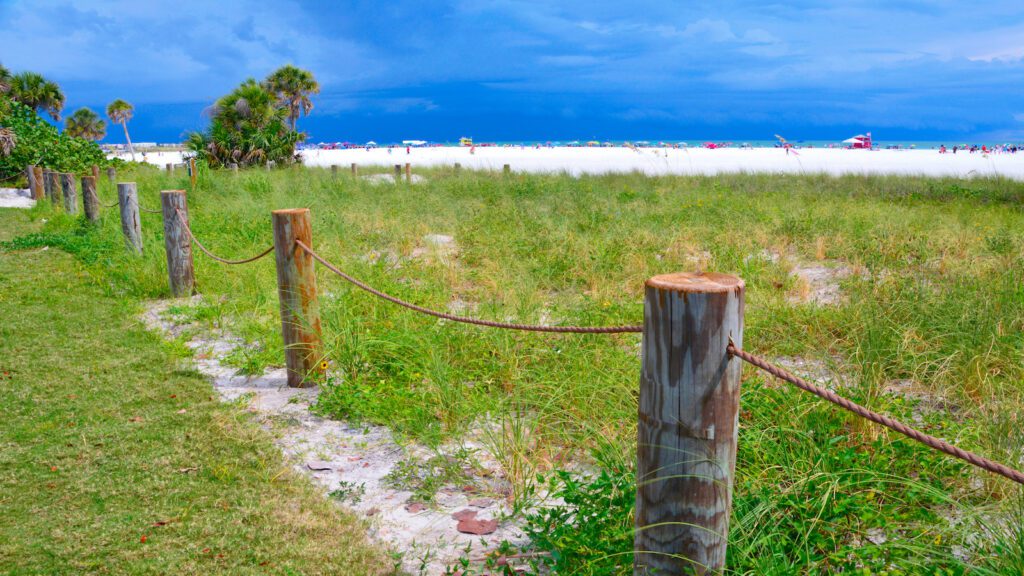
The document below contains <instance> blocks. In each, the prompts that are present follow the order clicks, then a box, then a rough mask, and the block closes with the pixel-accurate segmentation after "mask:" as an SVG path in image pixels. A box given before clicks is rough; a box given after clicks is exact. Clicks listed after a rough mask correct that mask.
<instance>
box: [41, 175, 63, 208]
mask: <svg viewBox="0 0 1024 576" xmlns="http://www.w3.org/2000/svg"><path fill="white" fill-rule="evenodd" d="M58 186H59V184H58V183H57V173H56V172H54V171H53V170H47V171H45V172H43V188H44V189H45V190H46V197H47V198H49V199H50V203H52V204H53V205H54V206H56V205H58V204H59V203H60V198H59V196H58V195H57V187H58Z"/></svg>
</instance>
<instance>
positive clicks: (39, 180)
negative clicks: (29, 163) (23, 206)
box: [32, 166, 46, 202]
mask: <svg viewBox="0 0 1024 576" xmlns="http://www.w3.org/2000/svg"><path fill="white" fill-rule="evenodd" d="M32 171H33V172H34V173H35V179H34V180H35V184H36V187H35V188H34V189H33V190H32V197H33V198H35V200H36V202H41V201H42V200H43V198H44V197H45V196H46V192H44V191H43V167H42V166H36V167H35V168H33V170H32Z"/></svg>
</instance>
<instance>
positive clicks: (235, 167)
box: [228, 162, 238, 175]
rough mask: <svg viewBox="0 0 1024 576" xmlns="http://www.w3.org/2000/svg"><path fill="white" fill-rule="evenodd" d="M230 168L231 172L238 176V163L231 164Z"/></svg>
mask: <svg viewBox="0 0 1024 576" xmlns="http://www.w3.org/2000/svg"><path fill="white" fill-rule="evenodd" d="M228 168H231V171H232V172H234V173H235V174H236V175H237V174H238V163H236V162H232V163H231V164H228Z"/></svg>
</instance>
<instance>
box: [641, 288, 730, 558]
mask: <svg viewBox="0 0 1024 576" xmlns="http://www.w3.org/2000/svg"><path fill="white" fill-rule="evenodd" d="M743 302H744V285H743V281H742V280H740V279H739V278H737V277H735V276H729V275H727V274H716V273H692V274H691V273H684V274H665V275H662V276H655V277H654V278H651V279H650V280H648V281H647V285H646V289H645V295H644V329H643V343H642V354H643V361H642V363H643V368H642V371H641V374H640V402H639V404H640V410H639V421H638V426H637V428H638V429H637V493H636V514H635V525H636V536H635V542H634V544H635V552H636V555H635V560H634V569H633V571H634V574H635V575H636V576H640V575H644V576H646V575H649V574H694V573H695V574H701V575H702V574H718V573H719V572H721V571H722V569H723V567H724V566H725V551H726V543H727V541H728V534H729V512H730V508H731V504H732V484H733V473H734V471H735V467H736V433H737V427H738V408H739V397H740V364H741V362H740V360H738V359H730V357H729V354H728V352H727V348H728V346H729V338H730V337H731V338H732V339H733V341H734V342H735V343H736V346H739V347H742V345H743Z"/></svg>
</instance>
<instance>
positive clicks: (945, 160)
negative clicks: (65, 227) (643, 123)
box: [122, 146, 1024, 180]
mask: <svg viewBox="0 0 1024 576" xmlns="http://www.w3.org/2000/svg"><path fill="white" fill-rule="evenodd" d="M122 157H123V155H122ZM181 158H182V153H181V152H159V153H152V154H147V155H146V161H147V162H149V163H152V164H156V165H158V166H163V165H164V164H166V163H168V162H171V163H180V162H181ZM302 158H303V162H304V163H305V164H306V165H307V166H324V167H326V166H331V165H338V166H341V167H347V166H349V165H350V164H351V163H353V162H355V163H356V164H359V165H361V166H393V165H395V164H403V165H404V164H405V163H406V162H408V163H411V164H412V165H413V167H414V168H415V167H417V166H451V165H453V164H455V163H456V162H458V163H459V164H461V165H462V167H463V168H467V169H477V170H501V169H502V166H503V165H505V164H509V165H510V166H511V169H512V171H514V172H548V173H551V172H567V173H569V174H572V175H580V174H602V173H608V172H633V171H638V172H642V173H644V174H649V175H657V174H702V175H713V174H723V173H736V172H760V173H787V174H814V173H824V174H831V175H835V176H839V175H843V174H877V175H881V174H906V175H921V176H951V177H961V178H971V177H979V176H1003V177H1006V178H1012V179H1015V180H1024V153H1020V152H1018V153H1016V154H1009V153H984V154H983V153H981V152H974V153H969V152H963V151H962V152H959V153H957V154H953V153H952V152H947V153H945V154H940V153H939V151H938V150H849V149H836V148H802V149H798V150H790V151H789V153H788V154H787V152H786V150H784V149H782V148H718V149H707V148H636V149H632V148H624V147H617V148H578V147H554V148H532V147H526V146H523V147H519V146H495V147H477V148H476V149H475V150H473V151H472V152H471V149H470V148H468V147H459V146H437V147H429V148H411V149H409V150H408V153H407V152H406V148H399V147H395V148H392V149H390V151H389V149H388V148H371V149H369V150H366V149H363V148H353V149H347V150H304V151H302ZM140 159H141V158H140Z"/></svg>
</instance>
